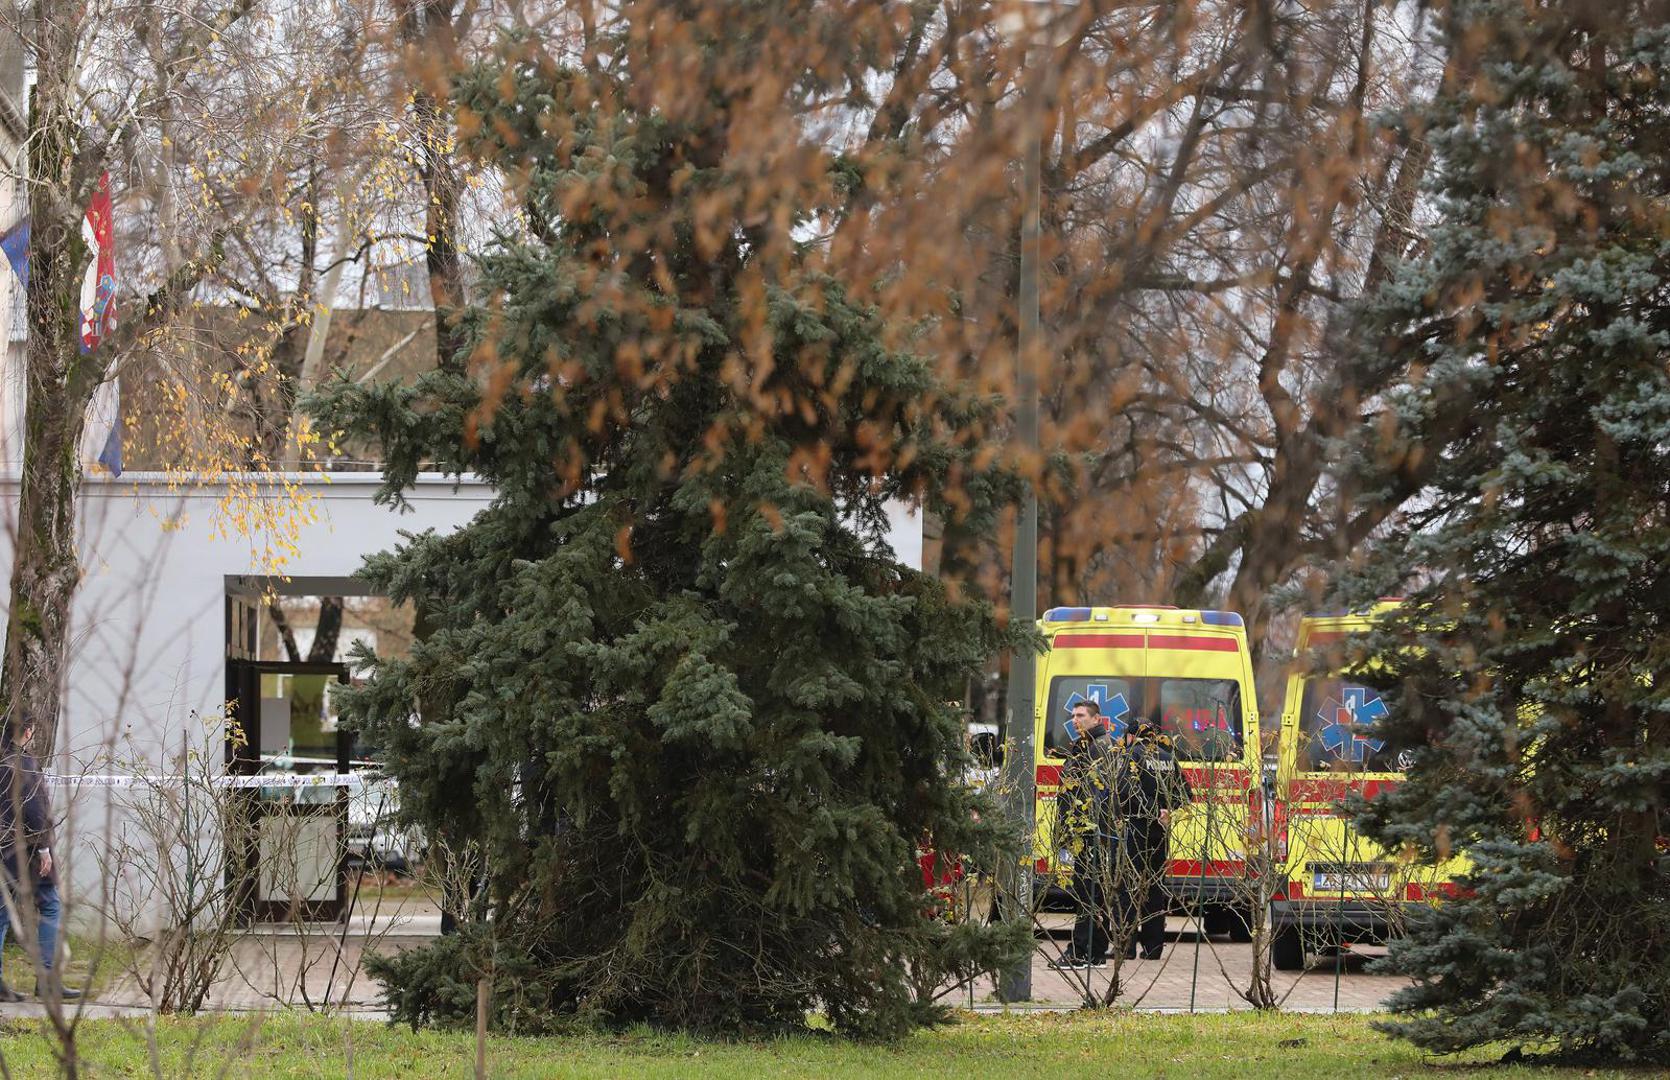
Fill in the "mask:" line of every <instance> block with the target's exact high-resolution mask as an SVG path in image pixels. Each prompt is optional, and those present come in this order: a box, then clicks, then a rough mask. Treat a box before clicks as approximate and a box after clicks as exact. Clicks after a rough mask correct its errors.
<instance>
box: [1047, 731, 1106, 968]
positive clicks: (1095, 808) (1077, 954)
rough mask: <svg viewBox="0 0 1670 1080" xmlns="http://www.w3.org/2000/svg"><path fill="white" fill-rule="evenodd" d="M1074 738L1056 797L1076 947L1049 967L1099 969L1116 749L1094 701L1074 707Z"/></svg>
mask: <svg viewBox="0 0 1670 1080" xmlns="http://www.w3.org/2000/svg"><path fill="white" fill-rule="evenodd" d="M1073 729H1074V731H1075V736H1074V738H1073V742H1072V745H1071V746H1069V747H1068V749H1067V754H1066V761H1065V763H1064V764H1063V765H1062V767H1061V790H1060V791H1059V792H1058V793H1057V795H1056V797H1055V810H1056V826H1055V838H1056V847H1057V848H1058V849H1061V850H1065V851H1066V852H1068V853H1069V854H1070V855H1071V856H1072V872H1073V886H1072V892H1073V901H1074V903H1075V905H1076V907H1077V909H1078V910H1077V913H1076V915H1075V917H1074V919H1073V943H1072V945H1071V946H1069V947H1068V949H1067V952H1066V954H1065V955H1064V956H1063V957H1062V958H1061V959H1060V960H1059V961H1053V962H1052V963H1051V964H1050V966H1051V967H1054V968H1057V969H1061V970H1066V969H1073V968H1077V969H1084V968H1098V967H1101V966H1103V965H1104V964H1106V963H1107V956H1108V908H1107V887H1106V882H1107V880H1108V871H1109V869H1110V866H1111V863H1112V856H1113V845H1114V837H1113V832H1112V810H1113V769H1112V761H1113V743H1112V741H1111V740H1110V739H1109V738H1108V734H1107V723H1106V721H1105V720H1104V719H1103V718H1102V714H1101V708H1100V707H1099V706H1098V705H1097V704H1096V702H1094V701H1080V702H1077V703H1075V704H1074V706H1073Z"/></svg>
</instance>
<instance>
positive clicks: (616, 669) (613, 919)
mask: <svg viewBox="0 0 1670 1080" xmlns="http://www.w3.org/2000/svg"><path fill="white" fill-rule="evenodd" d="M826 6H827V5H818V4H813V3H790V4H776V5H772V4H765V5H760V4H740V5H679V4H666V5H656V4H648V5H644V4H640V5H637V7H638V8H641V9H644V10H639V11H638V12H637V16H636V17H635V18H634V20H632V22H631V24H630V25H631V31H630V33H629V34H628V36H627V37H624V38H621V39H618V40H614V41H612V42H605V44H606V45H607V47H608V48H610V49H613V50H615V51H614V52H613V53H612V54H611V55H610V56H608V57H606V58H604V59H601V60H599V59H597V58H592V60H591V61H589V62H587V63H584V64H577V65H575V66H572V67H569V66H564V65H563V64H561V63H559V62H557V61H555V60H553V59H552V58H550V57H549V56H548V55H546V54H545V53H544V52H542V51H541V50H540V49H539V48H538V47H536V45H535V43H533V42H531V41H529V40H525V39H512V40H509V41H507V42H506V43H505V44H504V46H503V48H502V51H501V52H500V53H499V54H498V55H497V56H496V57H495V58H493V59H492V60H490V61H489V62H486V63H484V64H483V65H482V66H480V67H479V68H476V69H474V70H472V71H470V72H468V73H466V74H465V75H463V76H462V77H461V78H460V80H459V82H458V86H457V91H456V93H457V105H458V108H459V114H460V127H461V129H462V130H463V132H464V133H465V135H466V136H467V140H466V141H467V145H468V149H469V150H470V151H471V152H473V153H475V154H477V155H480V156H482V157H483V158H486V159H488V160H491V161H493V162H495V163H497V164H498V165H499V166H500V167H501V168H502V169H503V170H504V171H505V172H506V173H507V174H508V175H509V176H510V177H511V178H512V181H513V185H514V188H515V191H516V193H517V196H518V199H519V209H520V211H521V216H522V224H523V225H524V226H525V229H524V230H523V231H520V232H518V233H516V234H512V235H505V236H501V237H500V238H499V240H498V242H497V244H496V245H495V246H494V248H493V250H492V251H491V253H490V254H488V255H487V256H486V257H485V258H484V259H483V260H482V264H481V265H482V271H483V279H484V281H483V291H484V294H485V298H484V300H483V301H482V303H481V305H480V306H479V307H477V308H475V309H473V310H471V311H470V312H468V313H467V319H466V321H467V325H468V328H469V336H470V340H471V342H472V348H473V352H472V355H471V360H470V365H469V368H470V373H469V374H463V373H458V372H447V371H441V372H434V373H431V374H428V375H426V376H424V377H422V378H421V379H419V380H417V382H416V383H415V384H414V385H410V386H404V387H399V386H386V385H385V386H355V385H352V384H349V383H341V384H338V385H334V386H332V387H330V388H328V389H327V390H326V391H325V392H323V393H322V394H321V395H320V396H319V397H318V398H317V399H316V400H315V401H314V403H313V407H314V409H315V412H316V414H317V415H318V417H319V418H320V420H321V422H322V423H324V424H326V425H328V426H329V427H331V428H333V429H336V430H341V431H344V432H347V433H350V434H353V435H355V436H358V437H367V438H373V439H375V440H377V441H378V442H379V443H380V445H381V446H382V448H383V453H384V455H385V458H386V460H387V462H388V465H387V469H388V474H387V486H386V488H385V497H387V498H389V499H393V500H396V501H397V500H398V499H399V498H400V492H401V491H402V490H403V489H404V488H405V487H406V486H408V485H409V483H410V481H411V479H412V478H413V476H414V474H415V473H416V472H417V470H418V469H419V468H420V467H428V466H430V465H431V464H432V465H433V466H434V467H439V468H441V469H443V470H446V471H448V472H453V473H463V472H473V473H475V474H477V475H479V476H482V477H484V478H486V479H487V480H489V481H491V483H492V484H493V485H495V488H496V492H497V494H496V497H495V499H494V501H493V503H492V504H491V506H490V507H489V508H488V509H486V510H484V511H483V512H482V513H481V514H480V515H479V516H478V517H477V518H476V519H475V520H473V521H472V522H470V523H469V524H468V525H467V526H466V527H464V528H462V529H461V530H459V531H457V532H455V533H452V534H450V535H438V534H434V533H426V534H424V535H420V536H413V537H411V538H410V540H409V541H408V542H407V543H406V544H405V545H404V546H402V547H401V548H400V549H399V550H397V551H395V552H392V553H387V554H384V555H381V556H379V557H376V558H374V559H372V560H370V562H369V564H368V566H367V567H366V569H365V571H364V574H365V576H366V577H367V578H369V579H370V580H371V581H373V582H374V583H376V584H377V585H378V586H380V587H381V588H383V589H386V590H387V591H388V593H389V595H390V596H392V597H393V598H395V599H396V600H402V601H405V600H410V601H413V602H414V603H416V604H418V605H419V606H420V609H421V612H422V621H423V624H424V627H423V629H424V632H423V634H422V636H421V640H419V641H418V642H417V643H416V644H415V645H414V647H413V649H412V652H411V655H410V657H409V658H406V659H398V660H395V659H380V660H377V661H376V662H375V664H374V666H373V670H372V673H371V675H370V678H369V679H368V680H367V681H366V683H365V684H364V685H363V686H362V687H360V688H358V689H355V690H354V691H352V692H351V693H349V694H347V695H345V697H346V701H345V704H344V708H343V715H344V717H345V719H346V720H347V721H348V722H349V723H350V724H351V725H353V726H354V727H355V728H357V729H358V730H359V732H361V733H362V736H363V737H364V738H365V739H366V740H368V741H369V742H370V743H372V744H374V745H375V746H376V747H377V748H378V750H379V751H380V753H381V754H382V755H383V756H384V759H385V760H386V762H387V767H388V771H389V773H390V774H392V775H393V776H394V777H395V778H396V779H398V781H399V783H400V785H401V798H402V808H403V811H404V812H405V813H406V814H407V815H408V816H409V817H410V818H412V820H414V821H415V822H417V823H419V824H421V825H422V826H423V827H425V828H426V829H427V830H429V832H430V833H431V835H433V836H436V837H439V838H444V839H445V841H446V843H447V844H449V845H451V846H453V847H454V848H458V847H460V846H462V845H465V844H468V845H470V846H471V847H472V848H473V849H474V850H476V851H479V852H480V853H481V854H482V856H483V859H484V862H483V865H484V867H485V874H484V877H485V888H484V889H483V890H482V892H481V894H480V902H479V904H478V905H477V908H478V913H479V914H480V915H481V918H479V919H477V920H476V921H473V922H467V923H466V925H464V927H463V928H462V930H461V932H460V933H459V934H458V935H457V936H456V937H453V938H448V939H443V940H442V941H440V942H438V943H436V944H434V945H431V946H428V947H425V948H419V949H416V950H411V951H408V952H404V953H402V954H400V955H399V956H398V957H395V958H392V959H386V960H382V961H379V962H378V964H377V967H376V969H375V970H376V973H377V974H378V975H379V977H380V978H381V979H383V981H384V982H385V983H386V985H387V986H388V992H389V999H390V1001H391V1004H392V1005H393V1007H394V1011H395V1014H396V1016H397V1017H398V1018H400V1019H403V1020H406V1021H409V1022H412V1023H413V1024H417V1023H422V1022H429V1021H435V1022H466V1021H468V1019H469V1018H471V1017H473V1015H474V1008H475V1006H474V984H475V981H476V979H477V977H478V976H482V977H486V978H489V979H490V980H491V981H492V984H493V1000H494V1016H495V1018H496V1020H497V1021H498V1022H499V1023H501V1024H503V1025H514V1026H518V1027H520V1028H521V1029H522V1030H528V1029H530V1028H537V1027H543V1026H547V1025H549V1024H551V1023H552V1022H555V1021H558V1020H560V1019H561V1018H564V1017H575V1016H577V1017H582V1018H587V1019H596V1020H601V1021H604V1022H611V1023H621V1022H635V1021H649V1022H656V1023H664V1024H669V1025H675V1026H680V1027H690V1028H700V1029H710V1030H728V1031H737V1030H761V1029H767V1030H769V1029H781V1028H792V1027H800V1026H803V1025H804V1024H805V1021H806V1016H807V1013H808V1011H809V1010H813V1009H818V1010H822V1011H823V1012H824V1013H825V1014H826V1015H827V1016H828V1018H829V1019H830V1020H831V1021H832V1022H833V1023H834V1025H835V1026H836V1027H837V1028H838V1029H840V1030H843V1031H849V1032H854V1033H862V1034H867V1035H891V1034H894V1033H897V1032H900V1031H902V1030H905V1029H907V1028H908V1027H909V1026H911V1025H913V1024H918V1023H922V1022H926V1021H928V1020H930V1019H932V1018H933V1017H934V1016H935V1015H936V1011H935V1008H934V1006H933V1005H932V1000H933V996H934V995H933V993H932V991H933V990H934V989H935V988H936V987H937V986H938V985H939V984H940V982H941V981H942V980H943V978H944V976H945V975H947V974H949V973H953V972H956V973H962V974H972V973H973V972H976V971H979V970H991V969H994V968H996V967H998V966H1000V965H1001V964H1002V963H1004V962H1006V958H1007V957H1009V956H1012V955H1013V951H1014V950H1015V949H1016V948H1018V947H1023V943H1024V942H1026V941H1027V937H1026V934H1025V929H1026V928H1024V927H1008V928H1005V927H993V928H989V929H988V928H983V927H979V926H975V925H969V924H962V925H952V924H950V923H949V922H947V921H945V920H943V919H941V918H939V917H938V912H939V908H940V906H941V905H940V903H939V901H938V900H937V899H936V897H935V895H934V894H933V893H932V891H931V890H928V889H926V888H925V886H924V880H923V871H922V869H921V867H920V866H919V865H918V862H917V858H918V854H919V851H921V850H936V851H939V852H943V853H947V854H955V855H960V856H962V857H963V858H964V859H965V860H968V862H967V865H968V866H969V867H970V868H972V867H973V866H975V865H983V866H985V867H988V868H989V867H991V866H993V865H994V863H995V860H996V859H997V858H999V856H1000V852H1001V851H1003V850H1011V851H1012V850H1013V848H1007V849H1006V848H1004V847H1003V840H1004V837H1003V833H1002V830H1001V829H999V827H998V826H997V824H996V822H997V817H996V815H995V814H991V813H984V814H983V813H982V810H984V809H985V807H984V804H983V803H982V802H981V801H980V799H979V797H978V796H976V795H975V794H974V793H973V792H971V791H970V790H969V789H968V788H967V787H966V786H965V785H964V784H963V783H962V781H961V768H962V764H963V762H964V760H965V759H964V757H963V751H962V747H961V731H960V726H959V723H958V720H957V710H956V708H955V707H954V704H953V703H954V702H955V701H956V699H957V698H959V697H960V696H961V694H962V692H963V688H964V686H965V680H966V679H967V677H968V676H969V675H970V674H972V673H974V672H976V671H978V669H979V666H980V664H981V663H982V661H984V660H985V659H986V658H987V657H988V656H990V655H991V654H992V653H993V652H994V650H996V649H998V648H1000V647H1002V644H1003V643H1002V641H1001V640H1000V636H999V634H998V632H997V630H996V628H995V622H994V620H993V618H992V615H991V612H990V611H989V609H988V608H986V607H985V606H982V605H979V604H977V603H974V602H972V601H969V600H959V599H954V598H952V597H951V596H949V595H948V594H947V591H946V588H945V586H944V585H943V584H941V583H940V582H938V581H936V580H934V579H932V578H930V577H927V576H924V575H923V574H921V573H918V572H916V571H913V570H911V569H908V568H907V567H905V566H903V565H901V564H900V563H899V562H898V561H897V560H896V558H895V557H894V554H893V553H892V552H891V551H890V550H888V548H887V546H886V544H885V543H884V541H883V536H884V533H885V530H886V526H887V515H886V508H885V505H884V504H885V503H886V502H887V500H889V499H900V498H919V497H921V498H928V499H932V498H934V497H935V494H936V493H937V492H941V491H943V490H946V489H947V486H948V485H950V484H951V483H952V480H951V479H950V476H951V474H952V473H954V472H956V471H957V470H960V469H963V468H964V466H963V460H964V452H963V450H962V449H959V446H960V445H962V443H960V442H959V438H958V436H959V433H963V432H964V423H965V421H973V420H974V419H976V418H977V417H978V416H979V415H980V414H981V410H980V409H979V408H978V407H976V406H974V405H964V404H960V403H959V402H958V401H956V400H954V399H953V398H951V397H948V396H946V395H945V394H944V393H943V392H942V388H941V387H940V386H939V384H938V383H937V382H936V379H935V376H934V374H933V369H932V366H931V365H930V364H929V363H928V362H927V361H926V360H924V359H923V358H922V357H920V356H917V355H913V354H912V353H911V352H909V351H908V349H907V348H905V347H904V346H905V345H906V344H908V341H901V339H900V338H899V336H898V335H893V334H889V333H888V332H887V327H886V326H884V324H883V321H882V320H881V318H880V317H879V316H878V314H877V313H876V311H875V310H874V309H873V308H872V307H870V306H867V305H866V303H865V302H864V301H863V300H862V299H860V297H859V296H858V295H856V294H855V292H854V290H853V287H852V286H850V285H849V284H847V283H843V282H842V281H841V280H839V279H838V278H837V277H836V276H835V275H834V274H833V273H831V272H830V271H829V269H828V268H827V267H825V266H824V265H822V263H821V261H820V255H819V249H818V248H817V247H815V246H812V245H810V244H808V243H806V240H807V238H808V236H809V232H810V230H808V229H807V228H806V226H807V223H808V222H809V221H810V220H811V219H812V218H813V217H814V216H815V215H816V214H818V213H819V212H821V211H823V210H827V209H828V208H830V207H831V206H833V205H834V204H835V203H836V201H837V200H838V199H839V198H840V196H841V193H842V187H841V185H842V183H843V182H844V181H843V178H842V177H843V174H842V170H841V169H840V168H838V167H837V162H836V159H835V157H834V156H833V155H832V154H831V153H829V152H828V151H827V150H826V149H825V148H824V147H823V146H822V145H820V144H819V143H818V142H817V141H816V140H815V139H813V138H812V137H811V136H810V135H809V134H808V133H807V132H806V131H804V130H802V129H800V128H798V127H797V126H796V124H795V123H794V122H792V121H790V120H785V117H787V116H790V115H791V114H792V108H791V107H790V106H792V104H793V102H794V101H796V100H799V99H800V98H801V97H802V96H803V95H806V94H809V93H813V92H814V91H816V90H817V89H818V86H817V84H818V83H819V82H820V80H828V79H840V78H847V77H850V76H852V73H853V70H854V69H853V68H852V67H851V66H850V65H847V64H845V63H836V62H835V59H834V57H833V55H832V54H831V52H830V50H835V49H839V48H842V47H844V46H845V45H846V44H850V43H844V42H842V41H840V40H837V39H836V38H834V37H831V35H829V34H825V33H823V32H822V31H820V26H822V30H823V31H827V30H829V29H830V27H829V26H823V25H822V24H821V23H820V22H819V19H820V18H821V17H822V16H820V15H819V12H820V11H821V10H822V9H823V8H824V7H826ZM650 8H654V9H655V10H654V11H650V10H648V9H650ZM721 16H723V17H721ZM860 44H862V43H860ZM808 50H810V51H811V52H813V53H815V54H816V55H815V56H814V58H813V59H807V58H806V57H805V55H803V54H805V53H807V51H808ZM820 57H821V59H819V58H820ZM862 70H863V69H862V68H859V69H858V71H859V73H860V77H862ZM823 89H825V90H827V87H824V88H823ZM785 103H787V105H785ZM964 471H965V473H966V472H967V470H964ZM969 490H970V486H969V485H967V484H964V485H961V486H960V487H959V489H958V493H959V495H960V496H962V499H961V500H960V502H961V505H962V507H963V509H964V510H965V511H969V508H970V507H971V506H975V505H976V504H981V505H989V501H986V500H980V499H974V500H970V499H969V498H968V497H967V496H968V493H969ZM969 512H973V511H969ZM965 524H967V522H966V521H965ZM950 862H951V860H949V859H947V860H946V862H944V863H942V864H941V865H942V866H948V865H950Z"/></svg>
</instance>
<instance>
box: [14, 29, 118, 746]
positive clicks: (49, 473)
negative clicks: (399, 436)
mask: <svg viewBox="0 0 1670 1080" xmlns="http://www.w3.org/2000/svg"><path fill="white" fill-rule="evenodd" d="M50 32H52V31H49V33H50ZM65 32H69V33H73V29H71V30H69V31H65V30H63V29H62V28H59V29H57V30H56V33H65ZM43 67H44V65H43ZM64 77H65V76H63V75H62V74H60V75H56V76H53V75H47V74H46V73H45V72H44V71H43V79H42V82H41V83H38V84H37V85H36V89H35V93H34V104H33V107H32V109H31V114H30V129H31V131H30V142H29V164H28V169H29V176H30V183H29V185H28V191H29V217H30V223H31V238H30V251H29V288H28V314H29V342H28V349H27V352H26V354H25V360H24V388H25V393H26V394H27V402H26V404H25V406H24V419H23V430H24V440H23V477H22V486H21V490H20V492H19V496H18V507H17V546H16V552H15V556H14V560H13V563H12V579H11V603H10V607H9V609H8V614H7V620H6V655H5V663H4V667H3V669H0V700H4V702H5V705H6V708H7V718H8V722H11V723H16V722H18V721H19V720H20V719H22V718H24V717H27V718H28V719H30V720H32V721H34V723H35V725H36V727H37V729H38V731H39V734H38V738H39V739H40V740H41V743H40V746H39V750H40V756H41V759H42V760H43V761H50V760H51V758H52V754H53V750H54V748H55V746H56V743H57V734H58V711H59V694H60V691H61V688H62V683H63V665H64V658H65V643H66V642H67V641H68V637H69V624H70V601H71V599H72V598H73V597H74V595H75V589H76V586H77V585H78V584H79V583H80V580H81V568H80V565H79V562H78V559H77V554H76V548H75V497H76V492H77V490H78V489H79V487H80V484H81V433H82V428H83V427H84V426H85V424H86V413H87V404H88V402H89V401H90V400H91V399H92V395H93V391H94V390H95V389H97V388H98V385H99V383H100V382H102V381H103V377H104V370H103V358H102V357H101V356H100V354H99V353H98V352H94V353H90V354H87V355H82V353H81V351H80V348H79V345H80V320H81V268H82V266H83V265H84V264H85V263H86V260H87V257H88V249H87V245H86V242H85V241H84V240H83V239H82V235H81V219H82V216H83V214H84V213H85V206H86V202H87V198H88V197H89V196H90V194H91V188H92V184H91V182H90V178H89V177H88V176H86V175H83V172H82V169H80V168H78V162H77V160H76V154H75V153H74V150H75V148H76V141H77V140H76V123H75V118H74V116H73V115H72V113H71V111H70V103H71V102H72V101H73V97H72V95H70V94H69V92H68V87H67V86H61V85H58V82H59V81H61V80H62V79H63V78H64Z"/></svg>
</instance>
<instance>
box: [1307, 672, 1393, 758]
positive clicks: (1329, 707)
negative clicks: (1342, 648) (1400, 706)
mask: <svg viewBox="0 0 1670 1080" xmlns="http://www.w3.org/2000/svg"><path fill="white" fill-rule="evenodd" d="M1340 697H1341V698H1342V699H1343V700H1341V701H1334V700H1332V699H1330V700H1329V701H1328V703H1327V704H1326V705H1324V706H1322V709H1321V711H1320V712H1318V713H1317V719H1319V720H1321V721H1323V722H1324V724H1326V726H1325V727H1323V728H1322V731H1321V735H1322V749H1324V750H1326V751H1328V752H1329V753H1331V754H1333V755H1334V756H1335V757H1336V758H1338V759H1340V760H1341V761H1355V762H1359V763H1360V762H1362V761H1365V760H1366V759H1367V758H1368V756H1369V754H1371V753H1375V754H1378V753H1379V752H1380V751H1381V750H1384V749H1385V748H1386V743H1385V740H1383V739H1375V738H1370V737H1369V736H1367V735H1363V734H1360V733H1359V732H1360V730H1361V729H1362V728H1364V727H1366V726H1368V725H1370V724H1372V723H1374V722H1375V721H1376V720H1378V719H1380V718H1381V717H1382V716H1385V715H1386V714H1387V713H1388V712H1390V711H1391V710H1389V709H1387V708H1386V703H1385V702H1384V701H1381V700H1380V696H1379V695H1378V694H1375V693H1374V692H1373V691H1372V690H1370V689H1369V688H1368V687H1366V686H1347V687H1344V688H1342V689H1341V691H1340Z"/></svg>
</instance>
